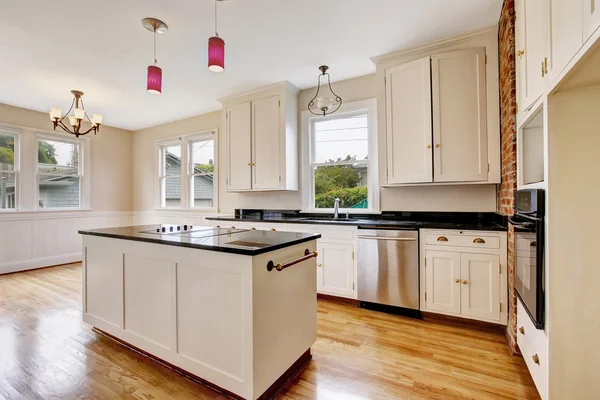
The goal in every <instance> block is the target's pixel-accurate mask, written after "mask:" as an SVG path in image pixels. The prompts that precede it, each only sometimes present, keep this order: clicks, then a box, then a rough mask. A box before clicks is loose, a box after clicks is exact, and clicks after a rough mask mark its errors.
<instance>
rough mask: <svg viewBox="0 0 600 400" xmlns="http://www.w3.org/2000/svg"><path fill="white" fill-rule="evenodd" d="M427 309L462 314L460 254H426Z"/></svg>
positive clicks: (435, 252) (428, 252)
mask: <svg viewBox="0 0 600 400" xmlns="http://www.w3.org/2000/svg"><path fill="white" fill-rule="evenodd" d="M425 258H426V260H427V261H426V266H425V275H426V276H425V280H426V283H425V285H426V301H425V303H426V308H427V310H431V311H441V312H444V313H451V314H457V315H458V314H460V253H452V252H443V251H433V250H427V252H426V253H425Z"/></svg>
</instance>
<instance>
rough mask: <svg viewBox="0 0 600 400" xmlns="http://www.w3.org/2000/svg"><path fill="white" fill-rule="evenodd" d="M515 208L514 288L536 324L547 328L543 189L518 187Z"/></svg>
mask: <svg viewBox="0 0 600 400" xmlns="http://www.w3.org/2000/svg"><path fill="white" fill-rule="evenodd" d="M514 211H515V212H514V215H513V216H512V217H510V218H509V222H510V223H511V224H512V225H513V226H514V230H515V238H514V241H515V266H514V267H515V289H516V292H517V296H518V297H519V299H520V300H521V303H522V304H523V306H524V308H525V310H526V311H527V313H528V314H529V317H530V318H531V320H532V322H533V324H534V325H535V327H536V328H538V329H544V310H545V297H544V296H545V295H544V293H545V286H544V285H545V283H544V282H545V278H544V276H545V270H544V217H545V193H544V191H543V190H542V189H529V190H518V191H517V192H516V194H515V206H514Z"/></svg>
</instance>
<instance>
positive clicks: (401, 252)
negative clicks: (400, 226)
mask: <svg viewBox="0 0 600 400" xmlns="http://www.w3.org/2000/svg"><path fill="white" fill-rule="evenodd" d="M418 236H419V234H418V232H417V231H416V230H368V229H361V230H359V231H358V249H357V254H358V299H359V300H360V301H366V302H371V303H377V304H385V305H390V306H396V307H404V308H410V309H415V310H418V309H419V246H418Z"/></svg>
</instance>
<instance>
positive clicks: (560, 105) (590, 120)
mask: <svg viewBox="0 0 600 400" xmlns="http://www.w3.org/2000/svg"><path fill="white" fill-rule="evenodd" d="M599 109H600V87H597V86H596V87H593V88H589V89H581V90H571V91H565V92H560V93H558V94H556V95H553V96H551V97H549V102H548V192H547V196H548V216H547V226H548V252H547V254H548V257H547V260H546V261H547V262H546V274H547V282H548V284H547V287H546V290H547V292H548V296H547V298H548V303H549V304H548V305H549V309H548V312H547V315H548V342H549V368H550V370H549V394H550V397H549V398H551V399H592V398H597V397H598V393H600V380H599V379H598V371H600V357H599V355H598V348H599V345H600V301H599V300H598V293H599V292H600V267H599V264H598V254H597V249H598V238H597V230H598V226H600V214H599V213H598V199H599V198H600V185H599V184H598V183H599V181H598V177H599V176H600V163H599V162H598V149H599V148H600V113H598V110H599Z"/></svg>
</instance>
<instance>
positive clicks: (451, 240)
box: [425, 232, 500, 249]
mask: <svg viewBox="0 0 600 400" xmlns="http://www.w3.org/2000/svg"><path fill="white" fill-rule="evenodd" d="M425 244H429V245H436V246H459V247H481V248H484V249H499V248H500V238H499V237H496V236H477V235H474V234H472V233H469V234H468V235H461V234H456V233H451V234H448V233H443V232H428V233H427V234H426V237H425Z"/></svg>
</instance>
